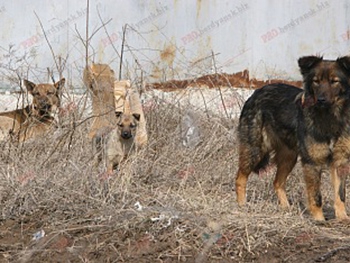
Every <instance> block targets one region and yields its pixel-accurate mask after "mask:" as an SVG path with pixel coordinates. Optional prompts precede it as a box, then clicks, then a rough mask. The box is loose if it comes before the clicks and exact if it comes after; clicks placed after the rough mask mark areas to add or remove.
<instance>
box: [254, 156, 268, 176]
mask: <svg viewBox="0 0 350 263" xmlns="http://www.w3.org/2000/svg"><path fill="white" fill-rule="evenodd" d="M269 163H270V154H269V153H266V154H265V155H264V156H263V157H262V158H261V160H260V162H259V163H258V164H257V165H256V166H255V167H254V168H253V172H254V173H257V174H258V173H259V171H261V170H265V168H266V166H268V164H269Z"/></svg>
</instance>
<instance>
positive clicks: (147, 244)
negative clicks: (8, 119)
mask: <svg viewBox="0 0 350 263" xmlns="http://www.w3.org/2000/svg"><path fill="white" fill-rule="evenodd" d="M185 110H186V109H179V108H176V107H175V106H172V105H168V104H166V105H165V104H161V103H159V104H157V105H156V106H155V107H153V109H152V110H150V111H149V112H147V114H146V117H147V122H148V130H149V136H150V139H149V142H150V143H149V145H148V147H147V148H146V149H144V150H142V151H140V152H138V153H137V154H135V155H133V156H131V157H130V158H129V159H128V161H127V162H125V163H124V164H123V165H122V166H121V168H120V171H119V172H118V174H116V175H115V177H113V178H111V179H104V178H103V177H101V173H102V172H103V167H100V168H99V169H95V168H93V166H92V159H93V156H92V148H91V143H90V142H89V140H88V139H87V136H86V135H87V133H88V128H89V125H90V124H89V121H86V122H83V123H82V124H81V125H79V126H76V127H74V126H73V125H72V123H74V122H72V121H71V119H70V120H68V121H67V124H69V125H68V126H66V127H65V128H61V129H59V130H58V131H56V132H55V133H54V134H52V135H48V136H47V137H45V138H42V139H40V140H37V141H35V142H28V143H25V144H23V145H21V146H19V147H15V146H13V145H9V144H8V143H5V144H3V145H1V147H2V148H1V152H0V154H1V160H2V162H1V164H0V208H1V218H0V239H1V240H2V241H1V242H0V261H1V262H295V261H299V262H314V261H315V260H319V261H318V262H332V261H329V260H334V259H335V258H337V260H338V261H337V262H348V261H349V257H350V255H349V254H350V253H347V252H346V251H347V250H346V248H348V247H347V244H348V242H349V240H350V238H349V234H350V230H349V224H347V223H344V222H342V223H339V222H336V221H334V220H330V221H327V222H326V223H322V224H320V223H319V224H316V223H315V222H313V221H312V220H311V219H310V217H309V215H308V213H307V212H306V211H305V207H304V204H305V200H304V198H305V194H304V184H303V181H302V176H301V172H300V168H299V166H298V167H296V168H295V169H294V171H293V175H291V177H290V179H289V181H288V195H289V197H290V201H291V203H292V206H291V208H290V210H289V211H281V210H279V208H278V206H277V199H276V196H275V194H274V192H273V187H272V178H273V169H271V171H269V172H267V173H266V174H263V175H260V176H256V175H254V176H251V178H250V181H249V185H248V189H249V190H248V196H249V204H248V205H247V207H246V208H244V209H238V207H237V205H236V202H235V193H234V184H233V182H234V176H235V172H236V167H237V152H236V149H237V141H236V139H235V136H234V134H233V133H232V131H233V130H234V129H233V127H235V125H236V123H234V121H233V120H227V119H224V118H221V117H218V116H209V117H208V116H207V114H204V113H200V112H197V113H196V116H197V119H196V124H197V126H198V127H199V129H200V135H201V137H200V142H199V144H198V145H197V146H195V147H192V148H187V147H184V146H183V143H182V138H181V134H182V131H181V122H182V116H183V115H184V112H185ZM71 114H73V115H72V116H74V118H75V119H76V118H77V116H81V114H80V113H71ZM74 118H73V119H74ZM323 185H324V187H323V188H324V189H323V194H324V200H325V201H326V205H325V210H326V215H328V217H330V218H332V217H334V215H332V209H331V201H332V195H331V193H332V191H331V187H330V183H329V179H328V176H325V180H324V184H323ZM348 188H349V187H348ZM41 229H43V230H44V231H45V233H46V235H45V236H44V237H43V238H41V239H39V240H36V241H34V240H32V235H33V234H34V233H35V232H37V231H39V230H41ZM327 253H328V254H327ZM332 253H333V254H332Z"/></svg>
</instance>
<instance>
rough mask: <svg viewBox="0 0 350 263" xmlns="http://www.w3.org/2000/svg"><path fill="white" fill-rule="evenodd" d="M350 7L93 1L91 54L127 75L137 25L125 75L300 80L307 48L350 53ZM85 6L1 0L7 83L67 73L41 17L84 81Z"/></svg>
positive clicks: (209, 0) (271, 1) (77, 79)
mask: <svg viewBox="0 0 350 263" xmlns="http://www.w3.org/2000/svg"><path fill="white" fill-rule="evenodd" d="M349 11H350V2H349V1H347V0H337V1H335V0H319V1H317V0H283V1H282V0H261V1H253V0H251V1H249V0H197V1H194V0H163V1H159V0H145V1H142V0H90V12H89V14H90V21H89V32H90V35H91V34H93V33H94V35H93V37H92V38H91V43H90V48H89V50H90V55H91V56H90V61H95V62H102V63H110V64H111V66H112V68H113V69H114V70H115V71H116V75H117V76H118V74H119V63H120V58H119V54H118V53H119V52H120V49H121V43H122V41H121V40H122V33H121V31H122V27H123V26H124V25H125V24H128V25H129V26H128V29H127V34H126V45H125V52H124V56H125V57H124V67H123V71H122V75H123V77H124V78H125V77H129V76H130V77H131V78H135V77H136V76H140V73H141V71H142V72H144V76H145V77H146V78H147V80H148V81H155V80H165V79H173V78H175V79H178V78H188V77H196V76H198V75H203V74H208V73H213V72H215V70H217V71H219V72H227V73H234V72H237V71H241V70H243V69H246V68H247V69H249V71H250V74H251V77H256V78H260V79H268V78H283V79H300V75H299V72H298V68H297V63H296V61H297V58H298V57H300V56H303V55H310V54H321V55H324V56H325V57H327V58H336V57H337V56H342V55H347V54H348V53H349V48H348V45H349V43H350V29H349V25H350V21H349V20H350V12H349ZM86 13H87V12H86V1H84V0H32V1H25V0H14V1H6V0H0V24H1V34H0V73H1V75H0V83H2V87H13V86H17V85H18V84H17V82H18V81H17V79H18V76H20V77H26V78H29V79H31V80H33V81H47V80H48V78H47V68H50V69H52V70H54V73H55V78H56V79H57V78H58V73H57V72H58V71H57V67H56V64H55V62H54V60H53V56H52V53H51V51H50V48H49V45H48V43H47V41H46V40H45V37H44V35H43V30H42V28H41V26H40V23H39V19H40V22H41V23H42V26H43V28H44V30H45V33H46V36H47V38H48V41H49V43H50V45H51V46H52V50H53V52H54V54H55V56H56V57H58V56H60V57H61V58H62V64H64V71H63V75H64V76H65V77H66V78H67V79H68V80H69V83H70V84H73V85H74V86H76V87H78V86H81V85H82V81H81V74H82V69H83V68H84V66H85V48H84V45H83V42H82V41H81V39H80V36H81V37H83V38H85V28H86V26H85V23H86ZM35 14H37V16H38V17H36V15H35ZM103 22H104V23H107V22H108V23H107V24H106V25H105V27H101V26H102V24H103ZM108 35H109V36H110V37H108ZM212 54H215V58H214V59H213V58H212Z"/></svg>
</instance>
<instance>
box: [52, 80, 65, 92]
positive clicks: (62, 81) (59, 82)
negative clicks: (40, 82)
mask: <svg viewBox="0 0 350 263" xmlns="http://www.w3.org/2000/svg"><path fill="white" fill-rule="evenodd" d="M65 83H66V79H65V78H62V79H61V80H59V81H57V82H56V83H55V84H54V86H55V88H56V89H57V90H59V89H61V88H62V87H63V86H64V84H65Z"/></svg>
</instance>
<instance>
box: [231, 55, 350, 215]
mask: <svg viewBox="0 0 350 263" xmlns="http://www.w3.org/2000/svg"><path fill="white" fill-rule="evenodd" d="M298 64H299V68H300V71H301V74H302V76H303V86H304V89H303V90H302V89H299V88H296V87H293V86H290V85H284V84H272V85H267V86H265V87H263V88H261V89H258V90H256V91H255V92H254V93H253V95H252V96H251V97H250V98H249V99H248V100H247V102H246V103H245V105H244V107H243V109H242V113H241V116H240V122H239V127H238V138H239V143H240V146H239V168H238V172H237V177H236V193H237V201H238V204H239V205H240V206H242V205H244V204H245V202H246V185H247V180H248V176H249V175H250V173H251V172H253V171H254V172H258V171H259V170H260V169H264V168H265V167H266V165H267V164H268V163H269V160H270V159H272V161H273V162H274V163H275V164H276V165H277V172H276V176H275V180H274V188H275V191H276V193H277V196H278V199H279V202H280V204H281V206H282V207H288V206H289V203H288V199H287V196H286V192H285V186H286V180H287V176H288V175H289V173H290V172H291V171H292V169H293V167H294V166H295V164H296V162H297V157H298V156H300V157H301V162H302V167H303V174H304V179H305V183H306V190H307V199H308V207H309V211H310V213H311V215H312V216H313V218H314V219H316V220H324V219H325V218H324V215H323V211H322V196H321V191H320V186H321V174H322V172H323V171H324V170H325V169H329V170H330V176H331V181H332V184H333V187H334V209H335V215H336V218H337V219H346V218H347V213H346V209H345V189H346V187H345V182H346V177H347V174H348V173H349V172H350V164H349V160H350V57H347V56H345V57H340V58H338V59H336V60H324V59H323V58H322V57H317V56H307V57H301V58H300V59H299V60H298ZM272 157H273V158H272Z"/></svg>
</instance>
